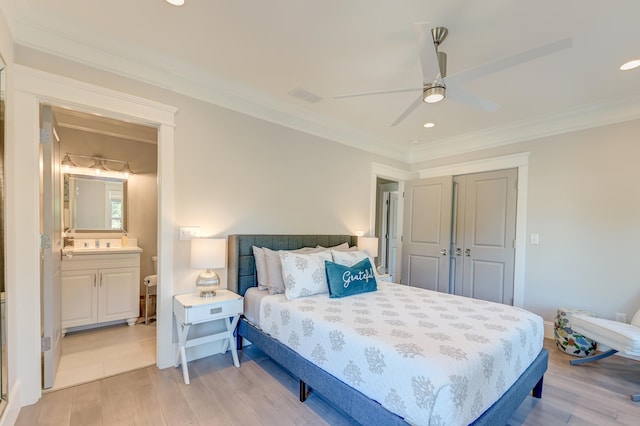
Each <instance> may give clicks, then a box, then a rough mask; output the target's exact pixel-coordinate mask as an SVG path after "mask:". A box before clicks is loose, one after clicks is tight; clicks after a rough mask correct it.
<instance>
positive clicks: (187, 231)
mask: <svg viewBox="0 0 640 426" xmlns="http://www.w3.org/2000/svg"><path fill="white" fill-rule="evenodd" d="M179 231H180V232H179V238H180V240H192V239H194V238H198V237H199V236H200V227H199V226H181V227H180V228H179Z"/></svg>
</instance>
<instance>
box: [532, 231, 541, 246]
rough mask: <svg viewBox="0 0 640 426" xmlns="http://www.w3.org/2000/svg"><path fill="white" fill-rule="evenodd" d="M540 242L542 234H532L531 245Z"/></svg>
mask: <svg viewBox="0 0 640 426" xmlns="http://www.w3.org/2000/svg"><path fill="white" fill-rule="evenodd" d="M539 243H540V235H538V234H531V245H532V246H537V245H538V244H539Z"/></svg>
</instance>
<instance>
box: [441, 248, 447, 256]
mask: <svg viewBox="0 0 640 426" xmlns="http://www.w3.org/2000/svg"><path fill="white" fill-rule="evenodd" d="M440 254H441V255H443V256H446V255H447V249H446V248H443V249H442V250H440Z"/></svg>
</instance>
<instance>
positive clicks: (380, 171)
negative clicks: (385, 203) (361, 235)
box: [369, 163, 418, 277]
mask: <svg viewBox="0 0 640 426" xmlns="http://www.w3.org/2000/svg"><path fill="white" fill-rule="evenodd" d="M379 177H380V178H383V179H388V180H392V181H394V182H398V194H402V193H403V192H404V182H405V181H406V180H411V179H416V178H417V177H418V174H417V173H415V172H408V171H406V170H402V169H397V168H395V167H391V166H387V165H385V164H379V163H371V198H370V203H371V204H370V208H369V215H370V216H369V235H375V231H376V208H377V205H376V202H377V197H378V178H379ZM397 215H398V229H397V231H396V232H397V234H396V235H398V236H399V237H400V236H401V235H402V218H403V217H404V202H401V201H398V212H397ZM401 259H402V244H401V243H400V242H398V247H397V255H396V276H397V277H399V276H402V275H401V273H402V262H401V261H400V260H401Z"/></svg>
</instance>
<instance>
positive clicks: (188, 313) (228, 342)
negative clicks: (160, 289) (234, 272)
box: [173, 290, 243, 385]
mask: <svg viewBox="0 0 640 426" xmlns="http://www.w3.org/2000/svg"><path fill="white" fill-rule="evenodd" d="M242 311H243V299H242V297H241V296H239V295H237V294H235V293H233V292H232V291H229V290H216V295H215V296H213V297H208V298H205V297H200V293H188V294H180V295H178V296H175V297H174V298H173V314H174V315H175V317H176V328H177V329H178V345H179V349H178V353H177V354H176V362H175V366H176V367H178V365H180V364H182V377H183V379H184V382H185V384H187V385H188V384H189V370H188V368H187V353H186V349H187V348H191V347H193V346H197V345H202V344H205V343H210V342H215V341H217V340H223V342H222V352H221V353H225V352H227V349H231V355H232V356H233V364H234V365H235V366H236V367H240V361H238V350H237V349H236V345H235V342H234V338H233V331H234V330H235V329H236V326H237V325H238V320H239V319H240V315H242ZM215 320H224V324H225V326H226V330H225V331H223V332H220V333H216V334H212V335H209V336H203V337H198V338H195V339H191V340H189V339H188V335H189V328H191V326H192V325H194V324H201V323H205V322H209V321H215Z"/></svg>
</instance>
